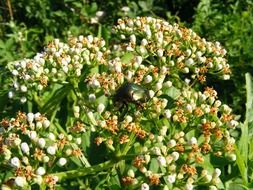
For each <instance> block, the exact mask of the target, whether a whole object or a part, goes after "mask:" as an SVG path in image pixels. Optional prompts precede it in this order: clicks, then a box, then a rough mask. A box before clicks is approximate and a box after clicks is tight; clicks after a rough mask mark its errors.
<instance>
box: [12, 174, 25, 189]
mask: <svg viewBox="0 0 253 190" xmlns="http://www.w3.org/2000/svg"><path fill="white" fill-rule="evenodd" d="M14 182H15V185H16V186H18V187H21V188H22V187H25V186H26V184H27V181H26V178H25V177H23V176H17V177H16V178H15V181H14Z"/></svg>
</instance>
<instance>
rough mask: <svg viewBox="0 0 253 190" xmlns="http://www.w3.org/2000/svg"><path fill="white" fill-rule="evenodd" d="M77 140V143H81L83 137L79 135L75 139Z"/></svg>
mask: <svg viewBox="0 0 253 190" xmlns="http://www.w3.org/2000/svg"><path fill="white" fill-rule="evenodd" d="M75 142H76V144H78V145H79V144H81V143H82V138H81V137H78V138H76V139H75Z"/></svg>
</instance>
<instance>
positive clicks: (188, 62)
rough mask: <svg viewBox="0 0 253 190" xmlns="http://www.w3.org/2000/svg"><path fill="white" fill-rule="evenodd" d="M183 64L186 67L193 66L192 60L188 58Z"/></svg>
mask: <svg viewBox="0 0 253 190" xmlns="http://www.w3.org/2000/svg"><path fill="white" fill-rule="evenodd" d="M185 64H186V65H187V66H192V65H193V64H194V61H193V59H192V58H189V59H187V60H186V61H185Z"/></svg>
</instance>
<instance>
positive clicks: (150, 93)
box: [148, 90, 155, 98]
mask: <svg viewBox="0 0 253 190" xmlns="http://www.w3.org/2000/svg"><path fill="white" fill-rule="evenodd" d="M148 95H149V97H150V98H153V97H154V95H155V92H154V91H153V90H149V91H148Z"/></svg>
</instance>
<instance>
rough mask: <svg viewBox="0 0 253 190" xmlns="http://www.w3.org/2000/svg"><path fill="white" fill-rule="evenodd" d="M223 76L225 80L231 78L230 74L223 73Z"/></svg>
mask: <svg viewBox="0 0 253 190" xmlns="http://www.w3.org/2000/svg"><path fill="white" fill-rule="evenodd" d="M222 78H223V80H229V79H230V75H223V76H222Z"/></svg>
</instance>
